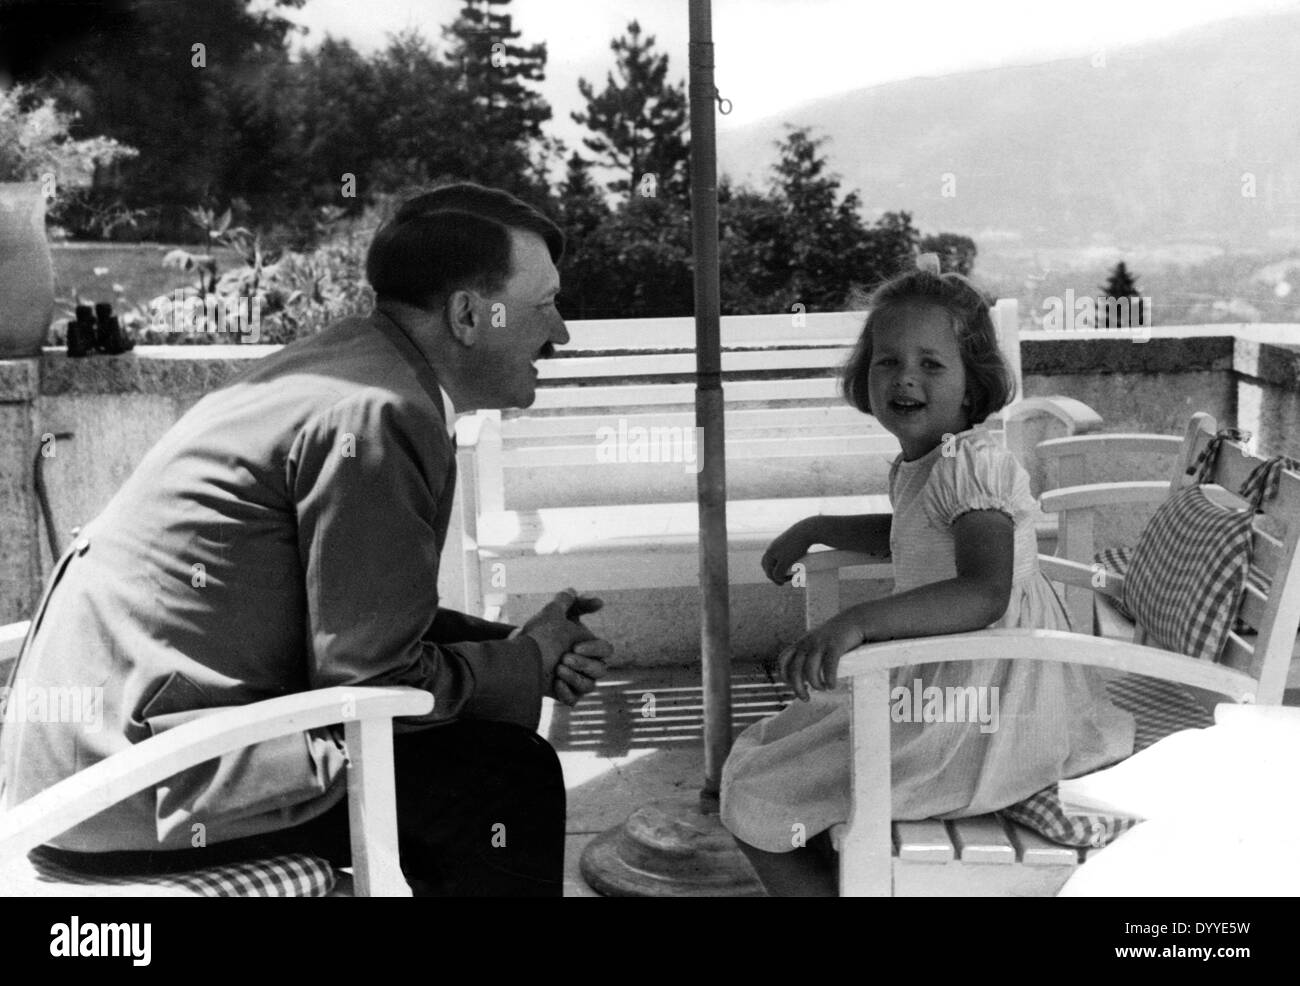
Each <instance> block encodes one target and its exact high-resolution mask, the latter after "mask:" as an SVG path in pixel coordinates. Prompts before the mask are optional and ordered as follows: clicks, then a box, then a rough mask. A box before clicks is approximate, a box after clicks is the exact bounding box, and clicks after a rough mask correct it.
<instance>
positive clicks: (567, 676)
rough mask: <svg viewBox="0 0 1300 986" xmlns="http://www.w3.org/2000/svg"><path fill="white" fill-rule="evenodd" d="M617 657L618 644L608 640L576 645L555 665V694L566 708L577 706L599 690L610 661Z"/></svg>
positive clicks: (596, 640)
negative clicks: (592, 692) (599, 679)
mask: <svg viewBox="0 0 1300 986" xmlns="http://www.w3.org/2000/svg"><path fill="white" fill-rule="evenodd" d="M613 656H614V645H613V644H611V643H610V642H609V641H608V640H601V639H599V638H592V639H591V640H584V641H582V642H581V643H578V644H574V645H573V650H571V651H569V652H568V653H567V654H565V655H564V656H563V657H562V658H560V663H559V664H557V665H556V666H555V686H554V687H553V688H552V689H551V695H552V696H553V697H554V698H555V699H557V700H559V701H561V702H563V703H564V704H565V705H577V704H578V700H579V699H581V698H582V696H584V695H586V694H587V693H588V692H591V691H594V690H595V688H596V680H597V679H598V678H601V677H603V676H604V674H605V672H606V670H608V668H607V665H606V662H607V661H609V659H610V658H611V657H613Z"/></svg>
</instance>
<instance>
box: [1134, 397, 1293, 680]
mask: <svg viewBox="0 0 1300 986" xmlns="http://www.w3.org/2000/svg"><path fill="white" fill-rule="evenodd" d="M1213 421H1214V419H1213V418H1210V417H1209V416H1208V415H1201V414H1198V415H1195V416H1193V418H1192V420H1191V422H1190V423H1189V424H1188V427H1187V434H1186V437H1185V439H1184V449H1185V452H1184V455H1183V456H1182V459H1183V462H1182V464H1181V469H1180V470H1179V472H1178V473H1177V474H1176V475H1175V476H1174V477H1173V479H1172V480H1171V482H1170V496H1173V495H1174V494H1176V493H1177V492H1178V491H1180V490H1182V489H1185V488H1186V487H1188V486H1190V485H1192V484H1193V483H1194V482H1195V477H1193V476H1191V475H1188V474H1187V473H1186V469H1187V467H1188V466H1189V465H1191V463H1192V462H1194V461H1195V460H1196V458H1197V457H1198V456H1199V455H1200V453H1201V452H1202V450H1204V449H1205V447H1206V446H1207V445H1208V444H1209V442H1210V440H1211V439H1212V438H1213V437H1214V431H1213V428H1214V424H1213ZM1265 461H1266V457H1261V456H1257V455H1252V454H1250V453H1249V452H1248V451H1247V450H1246V448H1245V446H1244V445H1242V444H1240V443H1237V442H1230V441H1225V442H1224V443H1223V446H1222V448H1221V449H1220V451H1219V453H1218V455H1217V456H1216V457H1215V461H1214V467H1213V470H1212V471H1211V472H1210V473H1209V474H1208V475H1207V477H1206V480H1205V482H1204V484H1203V485H1204V486H1205V487H1207V489H1206V493H1207V495H1208V496H1210V498H1211V499H1213V500H1214V501H1215V502H1217V503H1220V504H1221V505H1223V506H1233V507H1238V508H1246V507H1248V506H1249V503H1248V501H1246V500H1245V499H1243V498H1242V497H1241V496H1239V495H1238V491H1239V490H1240V489H1241V487H1242V485H1243V484H1244V483H1245V481H1246V479H1247V477H1249V476H1250V474H1251V472H1252V471H1253V470H1254V469H1255V467H1256V466H1258V465H1261V464H1262V463H1263V462H1265ZM1216 487H1217V488H1216ZM1298 547H1300V473H1296V472H1293V471H1292V470H1289V469H1283V470H1281V472H1280V474H1279V476H1278V483H1277V493H1276V495H1275V496H1274V497H1272V498H1267V497H1266V498H1265V499H1264V500H1263V501H1262V503H1261V504H1260V509H1259V512H1258V513H1256V514H1255V515H1254V519H1253V522H1252V531H1251V559H1250V577H1249V578H1248V579H1247V584H1246V590H1245V594H1244V595H1243V597H1242V600H1241V608H1240V610H1239V615H1240V617H1241V619H1242V620H1243V621H1244V622H1245V623H1246V624H1247V625H1249V626H1250V627H1253V628H1254V629H1255V630H1256V631H1257V633H1256V634H1255V635H1254V636H1253V637H1249V636H1242V635H1241V634H1238V633H1237V632H1235V630H1234V631H1232V632H1230V633H1229V634H1228V641H1227V644H1226V646H1225V647H1224V651H1223V654H1222V656H1221V657H1220V661H1219V663H1220V664H1222V665H1224V666H1226V667H1230V668H1233V669H1235V670H1237V671H1241V672H1243V673H1244V674H1247V675H1249V676H1250V677H1251V678H1253V679H1255V680H1256V681H1257V682H1258V685H1259V687H1258V691H1257V693H1256V695H1255V701H1256V702H1257V703H1260V704H1265V705H1280V704H1281V702H1282V695H1283V692H1284V690H1285V688H1286V676H1287V670H1288V668H1289V667H1290V664H1291V657H1292V653H1293V651H1294V649H1295V645H1296V633H1297V630H1298V629H1300V550H1297V549H1298ZM1138 642H1139V643H1140V642H1141V640H1139V641H1138Z"/></svg>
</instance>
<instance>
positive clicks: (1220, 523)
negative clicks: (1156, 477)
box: [1124, 486, 1252, 661]
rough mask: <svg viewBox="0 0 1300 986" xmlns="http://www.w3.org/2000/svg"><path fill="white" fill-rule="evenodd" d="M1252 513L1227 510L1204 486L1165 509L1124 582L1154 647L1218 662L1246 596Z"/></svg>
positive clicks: (1185, 492) (1129, 604)
mask: <svg viewBox="0 0 1300 986" xmlns="http://www.w3.org/2000/svg"><path fill="white" fill-rule="evenodd" d="M1251 519H1252V511H1250V510H1227V509H1224V508H1223V507H1220V506H1218V505H1217V504H1215V503H1214V502H1212V501H1211V500H1210V499H1209V497H1207V496H1206V495H1205V493H1204V492H1203V491H1202V490H1201V488H1200V487H1199V486H1192V487H1188V488H1187V489H1185V490H1183V491H1182V492H1180V493H1177V494H1175V495H1174V496H1172V497H1170V498H1169V499H1168V500H1166V501H1165V502H1164V503H1162V504H1161V505H1160V508H1159V509H1158V510H1157V511H1156V514H1155V516H1154V517H1152V518H1151V522H1150V523H1149V524H1147V526H1146V529H1145V530H1143V532H1142V538H1141V540H1139V541H1138V546H1137V548H1135V549H1134V551H1133V557H1132V560H1131V561H1130V563H1129V571H1128V577H1127V578H1126V579H1125V581H1124V605H1125V606H1127V607H1128V610H1129V612H1130V613H1132V614H1133V619H1134V622H1136V623H1137V624H1138V625H1139V626H1141V627H1142V628H1143V629H1144V630H1145V631H1146V632H1147V633H1148V634H1149V635H1150V638H1151V640H1152V642H1153V643H1155V644H1156V645H1158V646H1160V647H1164V648H1166V649H1168V650H1172V651H1176V652H1177V653H1179V654H1187V655H1190V656H1191V657H1196V658H1201V659H1203V660H1210V661H1215V660H1218V658H1219V655H1220V654H1221V653H1222V652H1223V645H1224V644H1225V643H1227V640H1228V630H1229V628H1230V627H1231V626H1232V625H1233V620H1234V619H1235V618H1236V615H1237V609H1238V608H1239V607H1240V605H1241V597H1242V594H1243V593H1244V592H1245V590H1246V572H1247V571H1248V570H1249V568H1250V535H1251Z"/></svg>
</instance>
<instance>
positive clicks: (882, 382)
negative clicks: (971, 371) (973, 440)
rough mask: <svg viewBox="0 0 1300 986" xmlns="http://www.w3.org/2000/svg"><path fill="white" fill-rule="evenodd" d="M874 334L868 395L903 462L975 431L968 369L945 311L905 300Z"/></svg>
mask: <svg viewBox="0 0 1300 986" xmlns="http://www.w3.org/2000/svg"><path fill="white" fill-rule="evenodd" d="M872 331H873V333H874V335H873V336H872V340H871V366H870V368H869V369H868V376H867V397H868V399H869V400H870V401H871V412H872V414H874V415H875V416H876V419H877V420H878V421H879V422H880V423H881V424H882V425H883V426H884V427H885V428H886V429H887V430H888V431H889V432H890V433H891V434H893V435H895V436H897V438H898V441H899V444H901V445H902V447H903V458H904V459H906V460H908V461H911V460H912V459H918V458H920V457H921V456H923V455H925V454H926V453H927V452H929V451H930V450H931V449H933V448H934V447H935V446H936V445H938V444H939V443H940V442H941V441H943V436H944V434H945V433H951V434H954V435H955V434H957V433H958V432H962V431H965V430H966V429H967V428H969V427H970V418H969V408H970V398H969V397H968V396H967V394H966V368H965V366H964V365H963V364H962V360H961V349H960V347H959V346H958V344H957V334H956V333H955V332H954V331H953V326H952V316H951V315H949V314H948V312H947V311H946V310H945V309H943V308H940V307H938V306H937V305H931V304H927V303H925V302H904V303H903V304H900V305H899V306H898V307H897V309H896V310H895V311H893V312H891V313H889V316H888V317H886V318H884V319H882V320H881V323H880V324H878V325H877V326H876V327H875V328H874V329H873V330H872Z"/></svg>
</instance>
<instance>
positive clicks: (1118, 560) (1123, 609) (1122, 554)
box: [1092, 548, 1271, 635]
mask: <svg viewBox="0 0 1300 986" xmlns="http://www.w3.org/2000/svg"><path fill="white" fill-rule="evenodd" d="M1132 558H1133V549H1132V548H1106V549H1104V550H1102V551H1098V552H1097V553H1096V554H1095V555H1093V556H1092V560H1093V561H1095V562H1096V563H1097V564H1098V565H1100V566H1101V567H1102V568H1104V569H1105V570H1106V571H1107V572H1112V573H1114V574H1116V575H1127V574H1128V568H1129V563H1130V562H1131V561H1132ZM1246 581H1247V582H1248V583H1249V584H1250V585H1252V586H1254V587H1255V588H1256V589H1258V590H1259V591H1260V592H1261V593H1263V594H1264V595H1268V591H1269V586H1270V584H1271V583H1270V581H1269V579H1268V578H1267V577H1265V576H1264V575H1263V574H1262V573H1261V572H1260V571H1259V570H1258V569H1255V568H1251V569H1250V570H1249V571H1248V572H1247V573H1246ZM1107 598H1109V600H1110V601H1111V603H1113V604H1114V606H1115V608H1116V609H1118V610H1119V611H1120V613H1121V614H1123V616H1124V618H1125V619H1126V620H1129V621H1132V620H1133V614H1132V613H1130V612H1129V610H1128V607H1127V606H1125V605H1124V593H1123V590H1122V589H1121V591H1120V594H1119V596H1118V597H1115V596H1109V597H1107ZM1232 630H1233V633H1236V634H1238V635H1248V634H1252V633H1257V632H1258V631H1257V630H1256V629H1255V628H1254V627H1252V626H1251V625H1250V624H1249V623H1247V622H1246V621H1245V620H1243V619H1242V618H1241V617H1240V616H1238V617H1237V619H1236V622H1235V623H1234V625H1233V628H1232Z"/></svg>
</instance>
